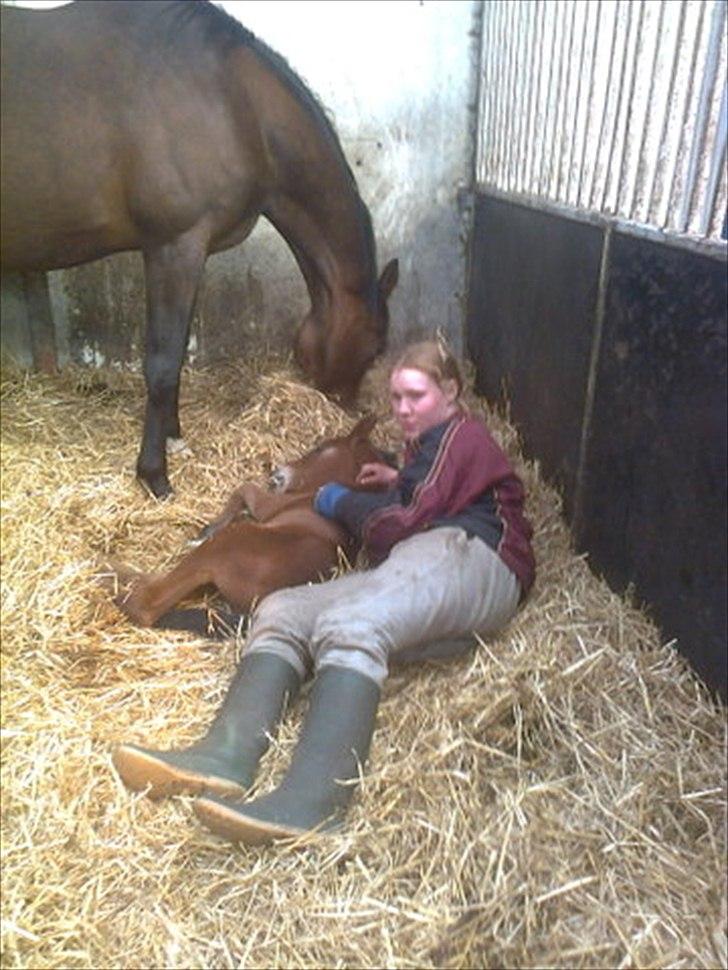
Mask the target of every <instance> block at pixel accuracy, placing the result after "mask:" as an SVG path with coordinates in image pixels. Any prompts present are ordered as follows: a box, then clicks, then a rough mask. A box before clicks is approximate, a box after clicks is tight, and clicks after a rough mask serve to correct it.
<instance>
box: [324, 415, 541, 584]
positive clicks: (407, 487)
mask: <svg viewBox="0 0 728 970" xmlns="http://www.w3.org/2000/svg"><path fill="white" fill-rule="evenodd" d="M523 499H524V491H523V485H522V483H521V480H520V479H519V478H518V476H517V475H516V474H515V472H514V471H513V469H512V468H511V465H510V463H509V461H508V459H507V458H506V456H505V454H504V453H503V451H502V449H501V448H500V446H499V445H498V444H497V443H496V441H495V439H494V438H493V436H492V435H491V433H490V432H489V431H488V429H487V428H486V426H485V424H484V423H483V422H482V421H481V420H480V419H478V418H473V417H469V416H467V415H465V414H457V415H455V417H453V418H450V419H449V420H448V421H446V422H444V423H443V424H440V425H437V427H435V428H430V429H429V430H428V431H426V432H425V433H424V434H423V435H421V436H420V437H419V438H418V439H416V440H415V441H414V442H411V443H410V444H409V445H408V447H407V449H406V451H405V460H404V466H403V468H402V471H401V472H400V473H399V480H398V483H397V485H396V487H395V488H392V489H390V490H388V491H386V492H360V491H351V492H349V493H348V494H346V495H343V496H342V498H341V499H339V501H338V502H337V503H336V511H335V517H336V519H337V520H338V521H340V522H341V523H342V525H344V526H345V527H346V528H347V529H348V530H349V532H350V533H351V534H352V535H354V536H356V537H358V538H359V539H360V540H361V542H362V544H363V546H364V548H365V549H366V551H367V552H368V554H369V558H370V559H371V561H372V562H373V563H376V562H381V561H382V560H383V559H385V558H386V557H387V555H388V554H389V551H390V550H391V548H392V546H394V545H395V543H397V542H399V541H400V540H402V539H406V538H407V537H408V536H411V535H414V534H415V533H417V532H421V531H422V530H423V529H429V528H436V527H437V526H459V527H461V528H463V529H464V530H465V532H466V533H467V534H468V535H470V536H478V537H479V538H480V539H482V540H483V541H484V542H486V543H487V544H488V545H489V546H490V547H491V548H492V549H494V550H495V551H496V552H497V553H498V555H499V556H500V558H501V559H502V560H503V562H504V563H505V564H506V565H507V566H508V567H509V569H511V570H512V571H513V572H514V573H515V574H516V576H517V578H518V579H519V581H520V583H521V588H522V593H523V595H524V596H525V595H526V593H527V592H528V590H529V589H530V588H531V586H532V585H533V580H534V576H535V562H534V557H533V551H532V549H531V541H530V540H531V536H532V535H533V529H532V527H531V524H530V522H529V521H528V519H527V518H526V517H525V516H524V514H523Z"/></svg>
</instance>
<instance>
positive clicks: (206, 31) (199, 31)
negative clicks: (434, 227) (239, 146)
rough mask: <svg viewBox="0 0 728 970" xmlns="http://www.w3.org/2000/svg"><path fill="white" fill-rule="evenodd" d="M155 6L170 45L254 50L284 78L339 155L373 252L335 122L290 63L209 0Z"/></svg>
mask: <svg viewBox="0 0 728 970" xmlns="http://www.w3.org/2000/svg"><path fill="white" fill-rule="evenodd" d="M155 7H156V11H155V21H156V22H157V23H159V24H160V26H162V23H161V22H162V21H163V18H164V17H168V18H169V20H167V23H168V24H169V27H168V29H167V30H165V35H166V36H165V43H166V44H167V45H170V46H174V45H175V44H177V43H179V44H185V43H187V42H189V41H193V40H194V39H195V38H197V39H199V38H200V37H202V39H203V40H204V41H205V42H207V43H208V44H210V45H213V46H217V47H218V48H220V49H222V50H223V51H225V50H231V49H233V48H235V47H237V46H239V45H243V46H245V47H249V48H251V49H252V50H253V51H255V53H256V54H258V55H259V56H260V57H261V59H262V60H264V61H265V62H267V63H268V64H269V65H270V66H271V69H272V70H273V71H275V73H276V74H277V75H278V76H279V77H280V78H282V79H283V81H284V83H285V84H287V85H288V87H289V88H290V89H291V90H292V92H293V94H294V95H295V97H296V98H297V100H298V101H299V103H300V104H302V105H304V107H305V108H306V109H307V110H308V111H309V112H310V114H311V116H312V117H313V118H314V119H316V120H317V121H318V122H319V123H320V124H321V125H322V127H323V129H324V131H325V132H326V134H327V136H328V138H329V140H330V143H331V145H332V147H333V148H334V150H335V151H336V153H337V154H338V156H339V159H340V161H341V164H342V166H343V168H344V170H345V171H346V173H347V175H348V177H349V179H350V180H351V184H352V186H353V187H354V189H355V192H354V194H355V197H356V199H357V200H358V202H359V208H360V215H361V219H362V223H363V228H364V231H365V233H366V236H367V239H368V243H369V245H370V246H371V247H372V251H373V250H374V246H375V243H374V229H373V226H372V221H371V216H370V214H369V210H368V209H367V207H366V205H365V204H364V202H363V200H362V199H361V196H360V195H359V192H358V190H357V188H356V178H355V176H354V173H353V172H352V170H351V167H350V166H349V163H348V161H347V159H346V156H345V155H344V152H343V149H342V147H341V143H340V141H339V137H338V134H337V132H336V128H335V127H334V123H333V121H332V120H331V118H330V116H329V113H328V111H327V110H326V108H325V106H324V105H323V104H322V102H321V101H320V100H319V99H318V97H317V96H316V95H315V94H314V93H313V92H312V91H311V89H310V88H309V87H308V86H307V85H306V84H305V83H304V81H303V80H302V79H301V78H300V77H299V75H298V74H297V73H296V72H295V71H294V70H293V68H292V67H291V66H290V64H289V63H288V61H287V60H286V59H285V58H284V57H282V56H281V55H280V54H279V53H278V52H277V51H275V50H273V49H272V48H271V47H269V46H268V45H267V44H266V43H264V41H262V40H261V39H260V38H259V37H256V35H255V34H254V33H253V32H252V31H250V30H248V28H247V27H244V26H243V25H242V24H241V23H240V21H239V20H236V19H235V18H234V17H232V16H231V15H230V14H229V13H227V11H226V10H223V8H222V7H219V6H217V5H216V4H215V3H213V2H210V0H170V2H168V3H166V4H161V3H159V4H155Z"/></svg>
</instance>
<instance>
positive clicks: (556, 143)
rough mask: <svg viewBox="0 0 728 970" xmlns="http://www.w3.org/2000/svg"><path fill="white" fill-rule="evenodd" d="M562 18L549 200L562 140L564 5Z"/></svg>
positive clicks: (565, 10)
mask: <svg viewBox="0 0 728 970" xmlns="http://www.w3.org/2000/svg"><path fill="white" fill-rule="evenodd" d="M561 9H562V10H563V16H562V19H561V31H560V37H559V41H560V43H559V76H558V80H557V82H556V111H555V115H554V124H553V138H552V139H551V151H550V159H549V180H548V187H547V197H548V198H550V199H554V201H557V198H556V186H557V184H558V166H559V151H560V145H561V140H562V121H563V114H564V112H563V102H564V92H563V84H564V75H565V65H566V56H565V50H566V45H565V43H564V42H565V40H566V19H567V11H568V6H567V5H566V4H563V5H562V8H561Z"/></svg>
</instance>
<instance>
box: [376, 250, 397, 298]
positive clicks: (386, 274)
mask: <svg viewBox="0 0 728 970" xmlns="http://www.w3.org/2000/svg"><path fill="white" fill-rule="evenodd" d="M398 279H399V260H398V259H391V260H390V261H389V262H388V263H387V265H386V266H385V267H384V269H383V270H382V275H381V276H380V277H379V295H380V296H381V298H382V299H383V300H388V299H389V297H390V294H391V292H392V290H393V289H394V288H395V286H396V285H397V280H398Z"/></svg>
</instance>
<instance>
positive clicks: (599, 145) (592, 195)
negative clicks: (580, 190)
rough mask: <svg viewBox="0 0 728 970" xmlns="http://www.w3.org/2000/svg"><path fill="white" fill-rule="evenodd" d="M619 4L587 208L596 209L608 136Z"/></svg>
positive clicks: (615, 10)
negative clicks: (603, 146)
mask: <svg viewBox="0 0 728 970" xmlns="http://www.w3.org/2000/svg"><path fill="white" fill-rule="evenodd" d="M618 14H619V3H617V4H615V7H614V20H613V22H612V43H611V47H610V50H609V66H608V68H607V83H606V91H605V95H604V100H603V101H602V119H601V122H600V124H599V140H598V141H597V143H596V154H595V158H594V169H593V171H592V177H591V186H590V189H589V197H588V199H587V208H594V204H595V201H594V200H595V192H596V190H597V185H596V182H597V175H598V173H599V159H600V155H601V150H602V139H603V138H604V137H605V135H606V127H607V104H608V102H609V90H610V89H611V86H612V73H613V71H614V53H615V50H616V47H617V27H618Z"/></svg>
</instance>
